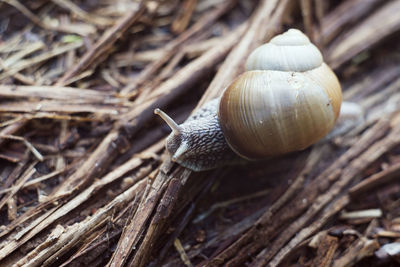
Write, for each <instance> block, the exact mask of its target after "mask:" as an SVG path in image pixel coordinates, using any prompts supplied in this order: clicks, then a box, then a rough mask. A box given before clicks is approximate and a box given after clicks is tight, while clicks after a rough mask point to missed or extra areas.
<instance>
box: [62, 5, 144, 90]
mask: <svg viewBox="0 0 400 267" xmlns="http://www.w3.org/2000/svg"><path fill="white" fill-rule="evenodd" d="M145 2H146V0H142V1H141V2H140V4H139V6H138V8H137V9H136V10H132V11H130V12H128V13H127V14H126V15H125V17H123V18H122V19H121V20H119V21H117V22H116V24H115V25H114V26H113V27H111V28H110V29H109V30H107V31H106V32H104V34H103V35H102V36H101V38H100V39H99V40H98V41H97V42H96V44H95V45H94V46H93V47H92V48H91V49H90V50H89V51H87V52H86V53H85V54H84V55H83V57H82V59H81V60H80V61H79V63H78V64H76V65H73V67H72V68H71V69H70V70H68V71H67V72H66V73H65V74H64V76H63V77H62V78H60V79H59V80H58V81H57V83H56V85H58V86H65V85H67V84H68V83H69V82H68V81H69V80H72V79H73V78H74V77H75V76H77V75H79V74H80V73H81V72H83V71H85V70H86V69H87V68H88V67H89V66H90V67H91V68H94V67H95V66H96V65H97V64H99V63H100V62H99V59H100V58H101V57H102V56H104V53H105V52H106V51H107V50H109V49H110V48H111V47H112V46H113V44H114V43H115V42H116V41H117V40H118V39H119V38H121V36H122V35H123V34H124V33H125V32H126V31H127V30H128V29H129V27H130V26H131V25H132V24H133V23H134V22H136V21H137V20H138V19H139V18H140V17H141V16H142V14H143V13H144V11H145V10H146V7H145V5H144V3H145Z"/></svg>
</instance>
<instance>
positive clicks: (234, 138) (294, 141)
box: [218, 29, 342, 159]
mask: <svg viewBox="0 0 400 267" xmlns="http://www.w3.org/2000/svg"><path fill="white" fill-rule="evenodd" d="M246 68H247V69H248V70H249V71H247V72H245V73H244V74H242V75H240V76H239V77H238V78H237V79H236V80H235V81H234V82H233V83H232V84H231V85H230V86H229V87H228V88H227V89H226V90H225V92H224V93H223V95H222V98H221V101H220V104H219V110H218V118H219V122H220V126H221V128H222V131H223V134H224V136H225V138H226V141H227V142H228V144H229V146H230V147H231V148H232V150H234V151H235V152H236V153H237V154H239V155H240V156H242V157H244V158H247V159H259V158H265V157H270V156H276V155H281V154H285V153H289V152H293V151H297V150H302V149H305V148H307V147H308V146H310V145H311V144H313V143H315V142H317V141H318V140H319V139H321V138H322V137H324V136H325V135H326V134H327V133H328V132H329V131H330V130H331V129H332V128H333V126H334V125H335V121H336V119H337V117H338V115H339V112H340V105H341V102H342V95H341V87H340V84H339V81H338V79H337V78H336V75H335V74H334V73H333V71H332V70H331V69H330V68H329V67H328V66H327V65H326V64H325V63H323V60H322V55H321V53H320V52H319V50H318V49H317V48H316V47H315V46H314V45H313V44H312V43H311V42H310V41H309V39H308V38H307V37H306V36H305V35H304V34H303V33H302V32H301V31H299V30H295V29H291V30H289V31H288V32H286V33H284V34H282V35H278V36H276V37H275V38H273V39H272V40H271V41H270V42H269V43H267V44H265V45H262V46H260V47H259V48H257V49H256V50H254V52H253V53H252V54H251V55H250V56H249V58H248V61H247V63H246Z"/></svg>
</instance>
